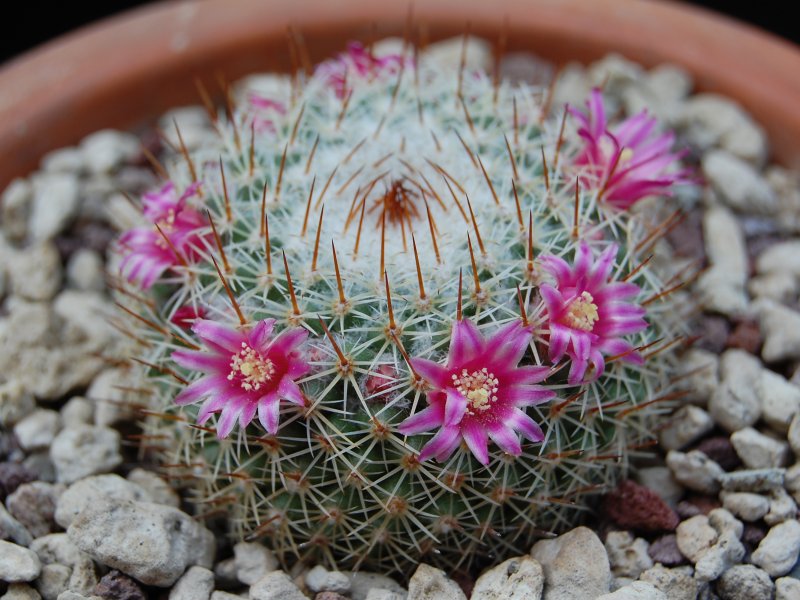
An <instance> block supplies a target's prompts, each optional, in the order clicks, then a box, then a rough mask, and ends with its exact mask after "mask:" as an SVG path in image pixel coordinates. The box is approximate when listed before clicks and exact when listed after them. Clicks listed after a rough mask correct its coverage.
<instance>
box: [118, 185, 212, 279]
mask: <svg viewBox="0 0 800 600" xmlns="http://www.w3.org/2000/svg"><path fill="white" fill-rule="evenodd" d="M198 188H199V184H198V183H194V184H192V185H190V186H189V187H188V188H187V189H186V191H185V192H184V193H183V195H182V196H180V197H178V195H177V193H176V191H175V186H174V185H173V184H172V183H167V184H166V185H164V187H162V188H161V190H159V191H158V192H154V193H150V194H145V195H144V196H143V198H142V202H143V207H142V212H143V213H144V216H145V218H146V219H147V220H148V221H150V222H151V223H153V225H152V226H151V227H136V228H134V229H131V230H130V231H127V232H125V233H124V234H123V235H122V236H121V237H120V245H121V246H122V248H123V252H124V254H125V258H124V259H123V261H122V264H121V265H120V268H121V270H122V271H127V278H128V281H137V280H138V281H139V282H140V285H141V286H142V287H143V288H144V289H148V288H150V287H151V286H152V285H153V284H154V283H155V282H156V280H158V278H159V277H161V275H163V274H164V272H165V271H166V270H168V269H170V268H172V267H174V266H176V265H179V264H181V261H185V262H189V263H191V262H197V261H198V260H199V258H200V254H199V250H200V249H202V248H203V247H204V246H206V245H207V244H208V243H210V242H211V237H210V236H211V234H210V233H209V232H207V233H205V234H202V233H200V230H202V229H204V228H205V227H206V226H207V225H208V223H207V221H206V218H205V217H204V216H203V215H202V214H200V213H199V212H198V211H196V210H194V209H193V208H190V207H188V206H187V205H186V201H187V200H188V199H189V198H190V197H191V196H193V195H195V194H196V193H197V189H198ZM156 225H157V226H158V228H160V229H161V232H160V233H159V231H158V228H156ZM165 237H166V238H167V239H164V238H165ZM167 240H169V242H167Z"/></svg>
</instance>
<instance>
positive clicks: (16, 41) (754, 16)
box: [0, 0, 800, 61]
mask: <svg viewBox="0 0 800 600" xmlns="http://www.w3.org/2000/svg"><path fill="white" fill-rule="evenodd" d="M150 1H152V0H150ZM230 1H232V2H235V1H236V0H230ZM298 1H304V0H298ZM305 1H309V4H311V3H312V1H313V0H305ZM316 1H324V0H316ZM376 1H382V0H376ZM386 1H389V0H386ZM591 1H592V0H586V2H591ZM642 1H646V0H642ZM649 1H656V0H649ZM148 3H149V2H147V1H143V0H114V1H109V0H102V1H100V2H97V3H94V2H93V3H89V2H86V1H85V0H62V1H60V2H52V1H50V2H44V1H41V0H27V1H26V0H23V1H22V2H14V3H13V6H7V7H6V14H5V15H4V17H5V18H4V19H3V21H4V23H3V27H2V34H0V61H5V60H7V59H9V58H12V57H14V56H16V55H17V54H20V53H21V52H24V51H25V50H27V49H29V48H32V47H34V46H36V45H38V44H40V43H42V42H45V41H47V40H49V39H51V38H53V37H56V36H58V35H60V34H62V33H65V32H67V31H70V30H72V29H75V28H77V27H80V26H81V25H84V24H86V23H89V22H91V21H94V20H97V19H100V18H102V17H104V16H108V15H112V14H115V13H118V12H121V11H123V10H125V9H127V8H132V7H135V6H139V5H142V4H148ZM690 3H691V4H697V5H701V6H706V7H708V8H712V9H714V10H716V11H718V12H721V13H726V14H728V15H731V16H734V17H737V18H739V19H741V20H743V21H747V22H748V23H751V24H753V25H757V26H759V27H762V28H764V29H767V30H770V31H772V32H774V33H776V34H778V35H780V36H783V37H784V38H786V39H788V40H791V41H793V42H795V43H797V44H800V25H798V21H797V20H796V19H793V18H791V17H789V16H788V15H787V13H786V7H787V4H788V3H784V2H777V1H774V0H772V1H770V0H766V1H765V0H761V1H760V2H742V3H739V2H731V1H730V0H692V1H691V2H690ZM12 7H13V16H12V13H11V12H10V11H11V8H12Z"/></svg>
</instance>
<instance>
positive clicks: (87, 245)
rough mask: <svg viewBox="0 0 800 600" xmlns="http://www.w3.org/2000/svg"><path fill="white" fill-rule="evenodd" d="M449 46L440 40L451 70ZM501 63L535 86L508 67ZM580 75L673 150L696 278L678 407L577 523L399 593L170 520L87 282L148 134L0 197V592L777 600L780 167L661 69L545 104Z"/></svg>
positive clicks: (99, 142)
mask: <svg viewBox="0 0 800 600" xmlns="http://www.w3.org/2000/svg"><path fill="white" fill-rule="evenodd" d="M456 44H457V45H458V46H460V40H459V41H457V42H456ZM456 47H457V46H456V45H454V43H450V46H449V47H448V46H447V44H445V45H444V46H443V47H442V48H440V51H441V52H442V53H443V54H446V53H447V52H450V54H452V55H453V60H454V61H457V60H458V52H457V51H455V48H456ZM488 53H489V51H488V46H486V45H485V44H481V43H478V42H476V43H475V44H474V45H472V46H471V49H470V53H469V57H470V60H471V61H472V60H474V61H476V63H480V62H488V63H489V64H490V61H489V54H488ZM502 68H503V70H504V73H505V74H506V75H508V76H511V77H517V78H522V79H528V80H530V79H532V78H534V79H537V80H540V81H541V78H546V77H548V76H549V73H550V70H549V68H548V67H547V65H545V64H543V63H541V62H539V61H536V60H534V59H532V58H531V57H529V56H526V55H519V54H517V55H510V56H508V57H506V58H504V60H503V62H502ZM600 84H604V86H605V88H604V89H605V90H606V92H607V93H608V96H609V98H608V99H609V101H611V102H614V103H615V104H616V108H617V109H618V110H620V111H623V112H626V113H632V112H638V111H639V110H641V108H643V107H645V106H646V107H648V109H649V110H650V111H652V112H653V113H655V114H656V115H657V116H658V117H659V118H660V119H662V120H663V122H664V124H665V125H666V126H668V127H672V128H674V129H675V130H676V131H677V132H678V134H679V137H680V140H681V142H682V143H684V144H687V145H688V146H689V148H690V151H691V154H690V158H691V160H692V161H695V162H696V163H697V165H698V170H699V171H700V173H701V174H702V177H703V179H704V180H705V182H706V185H705V186H704V188H703V190H702V197H701V198H699V199H698V201H697V203H696V205H694V206H689V207H686V218H685V219H684V220H683V221H682V222H681V224H680V225H679V226H678V227H676V228H674V229H673V230H672V231H671V232H670V234H669V239H670V241H671V242H672V245H673V247H674V248H675V252H676V253H677V254H678V255H679V256H682V257H690V258H694V259H696V260H697V261H698V263H699V264H701V265H704V266H705V267H706V268H705V269H704V270H703V271H702V274H701V276H700V277H699V278H698V279H697V281H696V283H695V284H694V286H693V288H692V295H693V296H694V298H695V299H696V300H697V302H698V306H699V308H698V314H697V319H696V322H695V323H694V325H693V328H692V332H693V333H694V334H695V335H696V339H695V341H694V343H693V345H692V347H691V348H690V349H688V350H687V351H686V352H685V354H684V355H683V359H682V373H681V381H682V385H683V387H684V388H685V390H686V403H685V405H684V406H682V407H681V408H680V409H679V410H678V411H677V412H675V413H674V415H673V416H672V417H671V418H670V419H669V420H668V421H667V422H665V423H664V426H663V428H662V429H661V431H660V432H659V439H660V445H659V447H658V448H656V449H655V452H654V457H653V459H652V460H650V461H648V462H646V463H642V464H641V465H639V468H638V469H637V470H636V471H635V472H634V473H632V475H631V476H632V479H631V480H628V481H625V482H623V483H622V484H621V485H620V486H619V488H618V489H617V490H615V491H614V492H612V493H610V494H608V495H607V497H606V498H605V499H604V500H603V502H602V503H601V505H600V507H599V510H598V512H597V514H596V515H595V516H594V517H593V518H592V519H591V520H590V521H589V522H588V523H587V525H588V526H582V527H577V528H575V529H573V530H571V531H569V532H567V533H564V534H563V535H560V536H558V537H556V538H554V539H548V540H541V541H539V542H537V543H536V544H535V545H534V546H533V547H532V549H531V552H530V554H529V555H525V556H519V557H512V558H509V559H508V560H506V561H505V562H503V563H501V564H499V565H497V566H495V567H494V568H491V569H489V570H488V571H486V572H484V573H482V574H472V575H458V576H457V575H456V574H450V576H448V574H445V573H444V572H442V571H440V570H438V569H435V568H433V567H431V566H428V565H425V564H421V565H420V566H419V568H418V569H417V570H416V572H415V573H413V574H409V579H408V580H407V581H404V582H402V585H401V583H398V582H397V581H395V580H393V579H390V578H388V577H386V576H385V575H382V574H379V573H365V572H360V573H356V574H353V573H349V572H344V573H342V572H337V571H328V570H326V569H324V568H323V567H321V566H316V567H313V568H310V569H309V568H308V567H300V566H297V567H295V568H294V569H292V570H291V571H290V572H288V573H287V572H284V571H282V570H280V568H279V565H278V563H277V561H276V559H275V557H274V556H273V555H272V553H271V552H270V551H269V550H268V549H266V548H265V547H263V546H261V545H259V544H253V543H246V542H242V543H238V544H235V545H231V543H230V542H229V541H228V540H227V539H226V537H225V535H224V531H225V523H224V521H220V520H215V521H211V522H206V523H203V522H201V521H198V520H195V519H193V518H192V517H191V516H189V513H190V512H191V507H190V506H189V505H188V504H186V503H185V502H184V501H183V500H182V498H181V497H180V496H179V494H178V493H177V492H175V491H173V489H172V488H170V486H169V485H168V484H167V482H165V481H164V480H163V479H161V478H160V477H159V475H158V469H157V466H156V465H153V464H148V463H147V461H146V460H143V459H142V457H143V456H144V457H146V453H142V452H140V451H139V449H138V446H139V442H140V439H139V438H138V437H137V433H138V429H137V426H136V423H135V416H136V412H135V410H132V408H131V407H130V406H128V405H126V404H125V403H124V402H122V401H121V399H122V398H123V394H124V390H125V375H126V373H125V366H124V361H123V360H122V359H123V358H124V357H125V356H126V342H125V336H124V335H120V333H119V332H118V331H117V330H116V329H115V319H114V314H115V307H114V305H113V303H112V302H111V301H110V297H109V294H108V285H109V283H110V282H109V279H108V278H107V277H106V275H105V271H104V270H105V260H106V256H105V252H106V248H107V246H108V243H109V242H110V240H111V239H113V237H114V236H115V235H116V231H119V230H121V229H125V228H127V227H129V226H130V225H131V224H132V222H133V221H132V219H133V217H134V216H135V215H134V213H133V211H134V209H133V207H132V206H131V205H130V204H129V201H128V200H127V199H126V195H138V194H141V193H142V192H144V191H145V190H147V189H149V188H151V187H152V186H154V185H155V183H156V178H155V176H154V175H153V173H152V171H151V169H150V168H149V166H148V163H147V161H146V159H145V157H144V153H143V152H142V150H141V148H142V146H144V147H146V148H147V149H148V151H149V152H152V153H155V154H158V153H160V152H162V151H165V148H164V147H162V146H161V144H160V142H159V141H158V136H156V135H155V134H154V132H153V131H147V132H143V133H141V134H140V135H138V136H137V135H134V134H131V133H124V132H117V131H101V132H98V133H95V134H92V135H90V136H88V137H87V138H86V139H84V140H83V141H82V142H81V143H80V144H79V145H78V146H76V147H72V148H64V149H62V150H58V151H55V152H52V153H50V154H49V155H47V156H46V157H45V158H44V159H43V160H42V163H41V168H40V170H39V171H37V172H36V173H34V174H32V175H30V176H29V177H27V178H24V179H18V180H16V181H14V182H13V183H12V184H11V185H10V186H9V187H8V188H7V189H6V190H5V191H4V192H3V194H2V199H1V200H0V300H2V305H0V599H2V600H12V599H14V600H22V599H36V598H44V599H45V600H82V599H89V598H91V599H97V598H103V599H129V600H134V599H145V598H150V599H160V598H164V599H166V598H169V599H170V600H208V599H209V598H210V599H211V600H225V599H228V598H242V597H243V598H251V599H253V600H268V599H275V600H277V599H282V600H294V599H297V600H303V599H305V598H314V599H315V600H343V599H348V598H350V599H352V600H365V599H367V600H399V599H404V598H409V599H410V600H423V599H431V600H433V599H443V600H449V599H462V598H463V599H465V598H467V597H471V598H473V599H474V600H490V599H497V600H500V599H520V600H521V599H523V598H524V599H534V600H535V599H538V598H544V599H545V600H556V599H571V600H580V599H584V598H585V599H587V600H588V599H595V598H603V599H609V600H610V599H615V600H624V599H634V598H636V599H639V598H642V599H644V598H652V599H667V598H668V599H677V600H682V599H686V600H690V599H692V598H703V599H709V600H710V599H714V598H720V599H722V600H738V599H742V600H744V599H747V600H758V599H762V598H763V599H765V600H768V599H772V598H775V599H777V600H792V599H794V600H797V599H799V598H800V563H798V556H800V522H798V520H797V503H798V502H800V462H798V459H799V458H800V304H799V303H798V292H800V174H798V173H792V172H789V171H787V170H785V169H783V168H782V167H780V166H777V165H774V164H771V163H770V157H769V144H768V140H767V139H766V137H765V135H764V132H763V130H762V129H761V128H760V127H759V125H758V124H757V123H755V122H754V121H753V120H752V118H751V117H750V116H749V115H748V114H747V113H746V112H745V111H743V110H742V109H741V108H740V107H739V106H738V105H737V104H735V103H734V102H732V101H730V100H728V99H726V98H723V97H720V96H715V95H711V94H696V95H692V87H693V83H692V80H691V78H690V77H689V76H688V75H687V74H686V73H685V72H684V71H683V70H682V69H680V68H678V67H673V66H661V67H658V68H655V69H653V70H650V71H647V70H645V69H643V68H642V67H640V66H639V65H636V64H634V63H631V62H628V61H626V60H624V59H622V58H620V57H617V56H609V57H607V58H605V59H603V60H601V61H599V62H597V63H594V64H592V65H590V66H588V67H581V66H579V65H570V66H568V67H567V68H565V69H564V70H562V71H561V72H560V75H559V80H558V84H557V85H556V87H555V93H554V106H559V105H560V104H561V103H564V102H569V103H571V104H573V105H582V103H583V102H584V100H585V98H586V97H587V96H588V93H589V90H590V88H591V87H592V86H593V85H600ZM173 119H175V120H177V121H178V123H179V124H180V127H181V130H182V132H183V136H184V140H185V141H186V143H187V144H188V145H189V146H195V145H199V144H202V143H203V140H204V139H207V138H208V136H210V135H212V132H211V129H210V126H209V124H208V122H207V120H206V117H205V114H204V111H203V110H202V109H201V108H199V107H186V108H182V109H178V110H175V111H172V112H171V113H169V114H167V115H164V117H163V118H162V119H161V122H160V123H161V126H160V128H161V129H162V130H164V131H169V130H170V127H171V123H172V120H173ZM169 138H170V136H169V134H167V140H168V141H170V140H169ZM166 146H167V147H168V144H167V145H166Z"/></svg>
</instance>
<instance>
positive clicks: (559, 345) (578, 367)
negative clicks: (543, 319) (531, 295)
mask: <svg viewBox="0 0 800 600" xmlns="http://www.w3.org/2000/svg"><path fill="white" fill-rule="evenodd" d="M616 256H617V245H616V244H611V245H610V246H609V247H608V248H606V249H605V250H604V251H603V253H602V254H601V255H600V257H599V258H598V259H597V260H596V261H595V260H594V257H593V256H592V251H591V249H590V248H589V245H588V244H586V243H585V242H582V243H581V244H580V246H579V247H578V251H577V256H576V257H575V264H574V265H569V264H567V263H566V262H565V261H564V260H563V259H561V258H559V257H557V256H552V255H549V256H542V257H541V258H540V260H541V262H542V266H543V267H544V269H545V270H546V271H548V272H549V273H550V274H551V275H552V276H553V277H555V280H556V281H555V285H554V286H553V285H548V284H544V285H542V286H541V287H540V288H539V290H540V292H541V294H542V299H543V300H544V304H545V309H546V311H547V320H548V324H549V329H550V333H549V335H550V360H552V361H553V362H554V363H557V362H558V361H560V360H561V359H562V358H563V357H564V355H565V354H566V355H567V356H569V358H570V359H571V361H572V364H571V365H570V370H569V378H568V381H569V383H570V384H572V385H575V384H578V383H580V382H581V380H582V379H583V377H584V375H585V373H586V369H587V368H588V366H589V363H590V362H591V364H592V365H593V367H594V374H593V378H597V377H599V376H600V375H601V374H602V373H603V371H604V369H605V359H604V355H605V356H607V355H619V354H624V355H625V356H624V360H627V361H628V362H633V363H641V362H642V358H641V356H639V354H637V353H636V352H634V351H633V346H632V345H631V344H630V343H629V342H627V341H625V340H623V339H622V336H625V335H629V334H632V333H638V332H640V331H642V330H643V329H646V328H647V321H645V320H644V314H645V309H644V308H643V307H641V306H638V305H636V304H632V303H630V302H627V301H626V300H627V299H628V298H630V297H632V296H635V295H636V294H638V293H639V286H637V285H636V284H634V283H626V282H621V281H615V282H609V277H610V275H611V269H612V268H613V266H614V259H615V258H616Z"/></svg>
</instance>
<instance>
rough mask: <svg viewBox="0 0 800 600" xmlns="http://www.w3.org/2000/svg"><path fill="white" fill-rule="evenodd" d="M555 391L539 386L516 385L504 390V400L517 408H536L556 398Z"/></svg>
mask: <svg viewBox="0 0 800 600" xmlns="http://www.w3.org/2000/svg"><path fill="white" fill-rule="evenodd" d="M555 396H556V393H555V392H554V391H553V390H549V389H547V388H543V387H542V386H539V385H514V386H510V387H507V388H503V398H504V399H505V401H506V402H508V403H509V404H513V405H515V406H535V405H537V404H541V403H542V402H547V401H548V400H552V399H553V398H555Z"/></svg>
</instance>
